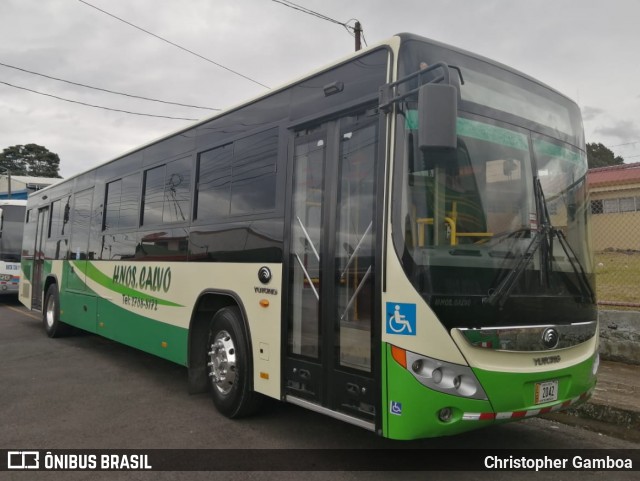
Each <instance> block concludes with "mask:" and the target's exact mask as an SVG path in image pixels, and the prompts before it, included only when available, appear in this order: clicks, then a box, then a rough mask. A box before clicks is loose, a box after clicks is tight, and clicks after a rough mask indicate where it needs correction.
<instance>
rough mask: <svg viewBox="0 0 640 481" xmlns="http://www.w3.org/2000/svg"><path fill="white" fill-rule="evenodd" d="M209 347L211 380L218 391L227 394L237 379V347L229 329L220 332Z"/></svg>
mask: <svg viewBox="0 0 640 481" xmlns="http://www.w3.org/2000/svg"><path fill="white" fill-rule="evenodd" d="M209 347H210V348H211V350H210V351H209V367H210V368H211V371H210V372H209V375H210V376H211V382H212V383H213V386H214V387H215V388H216V389H217V390H218V392H220V393H221V394H223V395H227V394H229V392H231V389H232V388H233V384H234V383H235V381H236V347H235V345H234V343H233V339H232V338H231V335H230V334H229V333H228V332H227V331H220V332H218V333H217V334H216V336H215V338H214V339H213V342H212V343H211V345H210V346H209Z"/></svg>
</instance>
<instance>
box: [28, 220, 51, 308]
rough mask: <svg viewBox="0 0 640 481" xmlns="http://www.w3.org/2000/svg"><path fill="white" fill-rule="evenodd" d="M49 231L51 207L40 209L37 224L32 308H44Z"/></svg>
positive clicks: (32, 273) (32, 277) (32, 275)
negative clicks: (46, 249) (46, 251)
mask: <svg viewBox="0 0 640 481" xmlns="http://www.w3.org/2000/svg"><path fill="white" fill-rule="evenodd" d="M48 233H49V207H44V208H42V209H39V210H38V220H37V224H36V245H35V247H34V250H33V267H32V269H33V270H32V271H31V309H36V310H39V311H40V310H42V299H43V297H44V293H43V292H42V289H43V280H44V276H45V275H46V272H45V266H44V262H45V252H44V249H45V244H46V240H47V236H48Z"/></svg>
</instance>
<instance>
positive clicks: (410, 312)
mask: <svg viewBox="0 0 640 481" xmlns="http://www.w3.org/2000/svg"><path fill="white" fill-rule="evenodd" d="M386 311H387V334H399V335H402V336H415V335H416V305H415V304H402V303H398V302H387V309H386Z"/></svg>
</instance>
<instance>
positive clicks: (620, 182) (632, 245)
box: [587, 162, 640, 251]
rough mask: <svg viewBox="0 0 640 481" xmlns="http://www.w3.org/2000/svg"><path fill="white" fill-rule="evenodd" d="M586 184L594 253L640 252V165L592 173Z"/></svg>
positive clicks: (617, 167)
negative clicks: (589, 199)
mask: <svg viewBox="0 0 640 481" xmlns="http://www.w3.org/2000/svg"><path fill="white" fill-rule="evenodd" d="M587 182H588V186H589V194H590V197H591V213H592V214H593V215H592V216H591V221H592V224H591V225H592V235H593V244H594V249H595V250H596V251H603V250H607V249H614V250H632V251H640V162H636V163H634V164H621V165H614V166H609V167H599V168H597V169H591V170H589V172H588V173H587Z"/></svg>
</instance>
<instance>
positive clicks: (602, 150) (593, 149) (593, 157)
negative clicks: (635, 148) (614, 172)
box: [587, 142, 624, 169]
mask: <svg viewBox="0 0 640 481" xmlns="http://www.w3.org/2000/svg"><path fill="white" fill-rule="evenodd" d="M587 163H588V164H589V168H590V169H594V168H596V167H608V166H610V165H620V164H623V163H624V159H623V158H622V157H620V156H617V157H616V156H615V155H614V154H613V152H612V151H611V150H610V149H608V148H607V147H606V146H604V145H603V144H600V143H598V144H596V143H595V142H594V143H591V144H587Z"/></svg>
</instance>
